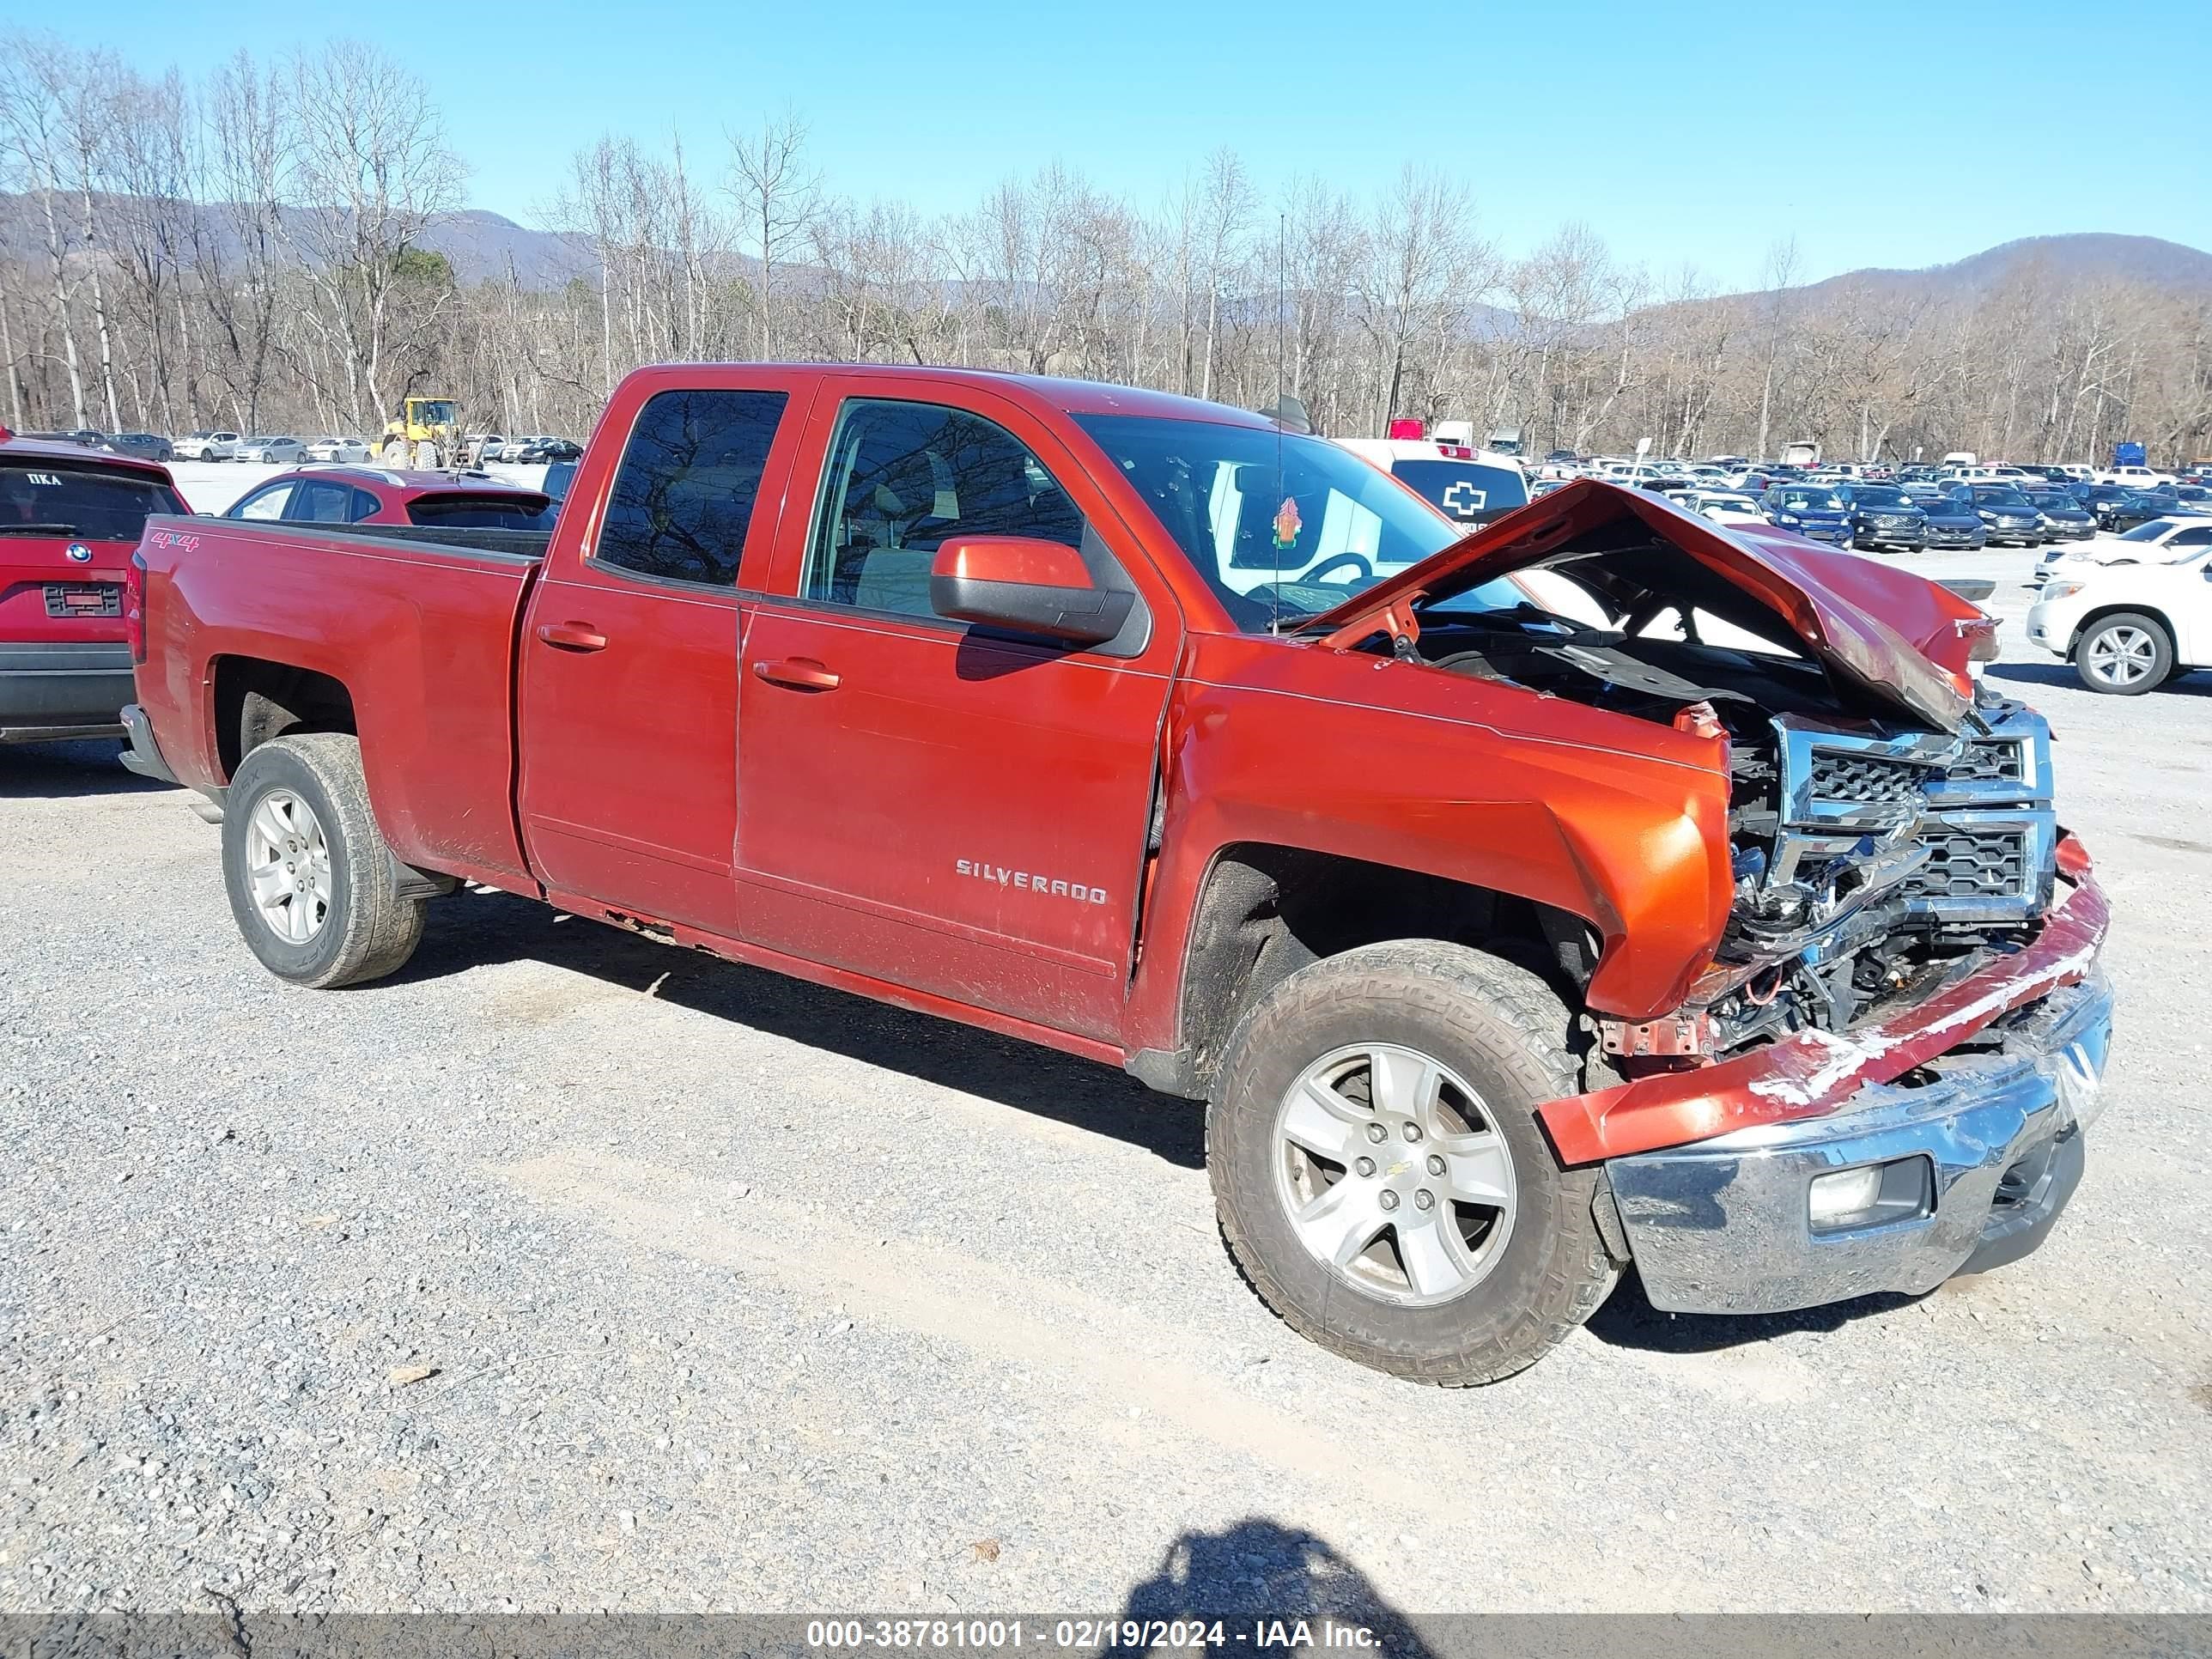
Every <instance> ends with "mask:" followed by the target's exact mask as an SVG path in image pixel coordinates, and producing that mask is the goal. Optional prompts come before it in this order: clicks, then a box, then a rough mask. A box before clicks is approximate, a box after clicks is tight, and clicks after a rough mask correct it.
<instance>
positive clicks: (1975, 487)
mask: <svg viewBox="0 0 2212 1659" xmlns="http://www.w3.org/2000/svg"><path fill="white" fill-rule="evenodd" d="M1951 495H1952V497H1953V498H1954V500H1956V501H1960V502H1963V503H1964V504H1965V505H1966V506H1967V507H1972V509H1973V511H1974V513H1975V514H1976V516H1978V518H1979V519H1980V520H1981V521H1982V529H1983V532H1984V534H1985V535H1986V536H1987V537H1988V538H1989V542H1990V545H1991V546H1993V547H1994V546H1996V545H1997V544H2000V543H2002V542H2016V543H2018V544H2020V545H2021V546H2022V547H2039V546H2041V545H2042V544H2043V515H2042V514H2041V513H2039V512H2037V511H2036V509H2035V503H2034V502H2033V501H2029V500H2028V499H2027V496H2025V495H2021V493H2020V491H2019V489H2016V488H2015V486H2013V485H2011V484H2008V483H1967V484H1959V485H1957V486H1955V487H1954V489H1952V491H1951Z"/></svg>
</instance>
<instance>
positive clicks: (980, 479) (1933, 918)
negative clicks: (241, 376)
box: [127, 366, 2112, 1383]
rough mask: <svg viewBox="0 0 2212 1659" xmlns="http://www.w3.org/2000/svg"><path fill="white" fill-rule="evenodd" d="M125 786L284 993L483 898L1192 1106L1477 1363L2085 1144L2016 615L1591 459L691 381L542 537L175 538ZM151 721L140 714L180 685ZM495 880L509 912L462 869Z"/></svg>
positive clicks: (897, 376) (1290, 1218) (1890, 1237)
mask: <svg viewBox="0 0 2212 1659" xmlns="http://www.w3.org/2000/svg"><path fill="white" fill-rule="evenodd" d="M137 567H138V568H137V571H136V573H135V575H134V580H133V584H132V587H131V595H130V599H129V603H128V607H127V610H128V620H129V622H130V624H131V629H132V630H133V634H134V637H135V638H136V639H137V641H138V650H139V653H140V658H141V659H140V662H139V665H138V669H137V687H138V706H137V708H134V709H133V710H132V711H131V729H132V732H133V749H132V752H131V755H130V756H129V757H127V759H128V762H129V763H131V765H133V766H134V767H135V768H136V769H138V770H141V771H143V772H145V773H148V774H149V775H155V776H161V777H172V778H174V779H175V780H177V781H181V782H182V783H184V784H186V785H188V786H190V787H192V788H194V789H197V790H198V791H200V792H202V793H204V794H205V795H207V796H209V797H210V798H211V799H213V800H215V801H216V802H217V803H219V804H220V805H221V807H222V812H223V827H222V860H223V867H224V872H225V876H226V878H227V881H228V888H229V892H230V896H231V904H232V908H233V910H234V914H235V915H236V919H237V922H238V926H239V927H240V930H241V932H242V933H243V934H244V936H245V938H246V942H247V944H248V945H249V946H250V947H251V948H252V951H254V952H255V954H256V955H257V956H258V957H260V959H261V960H262V961H263V962H264V963H266V964H267V965H268V966H269V967H270V969H272V970H273V971H274V972H276V974H278V975H281V976H283V977H284V978H286V979H288V980H290V981H295V982H296V983H298V984H301V985H307V986H334V985H341V984H345V983H349V982H352V981H361V980H364V979H369V978H373V977H374V976H376V975H380V974H386V973H389V972H391V971H392V969H395V968H397V967H398V965H399V964H400V963H402V962H404V960H405V959H406V958H407V956H408V953H409V952H410V951H411V950H412V949H413V948H414V945H415V943H416V939H417V938H418V936H419V935H420V933H421V931H422V917H423V910H424V907H425V905H426V904H427V903H428V902H430V901H431V900H432V899H433V898H434V897H435V896H438V895H440V894H441V893H445V892H448V891H450V890H453V887H454V886H455V885H456V884H457V883H459V882H461V881H466V882H470V883H478V884H489V885H491V886H493V887H497V888H503V889H506V890H509V891H512V892H515V893H520V894H526V895H530V896H535V897H539V898H543V899H544V900H545V901H547V902H550V903H552V904H555V905H557V906H559V907H560V908H562V909H563V910H566V911H569V912H572V913H574V914H576V915H584V916H590V917H595V918H598V919H599V920H602V921H609V922H612V923H615V924H617V925H618V926H621V927H629V928H634V929H636V930H639V931H641V932H642V933H647V934H649V935H651V936H653V937H655V938H658V939H665V940H668V941H670V942H671V943H673V944H677V945H686V946H692V947H696V948H699V949H703V950H706V951H713V952H715V953H717V954H719V955H721V956H725V957H731V958H733V959H736V960H738V961H742V962H748V963H758V964H762V965H765V966H768V967H772V968H775V969H781V970H783V971H785V972H787V973H790V974H793V975H799V976H801V977H804V978H806V979H810V980H813V981H819V982H821V983H823V984H828V985H834V986H839V987H844V988H846V989H848V990H853V991H858V992H860V993H862V994H866V995H870V996H873V997H878V998H880V999H883V1000H885V1001H888V1002H892V1003H896V1004H898V1005H901V1006H905V1007H908V1008H915V1009H922V1010H927V1011H929V1012H935V1013H940V1014H944V1015H947V1016H950V1017H951V1018H957V1019H962V1020H966V1021H969V1022H971V1023H973V1024H977V1025H980V1026H983V1027H986V1028H987V1029H989V1030H994V1031H1000V1032H1007V1033H1012V1034H1013V1035H1016V1036H1023V1037H1026V1038H1029V1039H1031V1040H1033V1041H1036V1042H1041V1043H1045V1044H1048V1045H1050V1046H1052V1047H1054V1048H1061V1049H1065V1050H1067V1051H1069V1052H1072V1053H1073V1054H1081V1055H1086V1056H1089V1057H1091V1058H1093V1059H1096V1060H1102V1061H1105V1062H1108V1063H1110V1064H1115V1065H1119V1066H1125V1067H1127V1069H1128V1070H1129V1071H1130V1072H1132V1073H1134V1074H1135V1075H1136V1076H1138V1077H1139V1078H1140V1079H1143V1080H1144V1081H1146V1083H1148V1084H1150V1085H1153V1086H1155V1087H1158V1088H1159V1089H1162V1090H1164V1091H1170V1092H1173V1093H1176V1094H1179V1095H1182V1096H1186V1097H1191V1098H1193V1099H1199V1100H1203V1101H1205V1102H1206V1111H1207V1123H1208V1137H1207V1138H1208V1146H1209V1153H1208V1158H1209V1163H1210V1165H1211V1169H1212V1179H1213V1185H1214V1189H1215V1192H1216V1194H1217V1198H1218V1206H1219V1214H1220V1219H1221V1225H1222V1228H1223V1231H1224V1233H1225V1237H1226V1238H1227V1241H1228V1243H1229V1247H1230V1249H1231V1251H1232V1252H1233V1253H1234V1255H1235V1257H1236V1259H1237V1262H1238V1263H1239V1264H1240V1266H1241V1267H1243V1269H1244V1271H1245V1273H1247V1274H1248V1276H1249V1279H1250V1280H1251V1282H1252V1284H1253V1285H1254V1286H1255V1288H1256V1289H1257V1290H1258V1291H1259V1293H1260V1294H1261V1296H1262V1297H1264V1298H1266V1300H1267V1302H1268V1303H1269V1304H1271V1305H1272V1306H1273V1307H1274V1308H1275V1309H1276V1310H1278V1311H1279V1313H1280V1314H1281V1315H1282V1316H1283V1317H1284V1318H1285V1319H1286V1320H1287V1321H1288V1322H1290V1323H1291V1325H1293V1326H1294V1327H1296V1328H1297V1329H1298V1330H1300V1331H1301V1332H1304V1334H1307V1335H1309V1336H1310V1337H1312V1338H1313V1339H1315V1340H1317V1341H1320V1342H1322V1343H1324V1344H1326V1345H1327V1346H1329V1347H1331V1348H1333V1349H1334V1350H1336V1351H1338V1352H1340V1353H1343V1354H1346V1355H1348V1356H1350V1357H1352V1358H1355V1359H1358V1360H1359V1361H1361V1362H1364V1363H1365V1364H1370V1365H1373V1366H1376V1367H1379V1368H1381V1369H1383V1370H1389V1371H1392V1372H1395V1373H1397V1374H1399V1375H1401V1376H1407V1377H1412V1378H1417V1379H1420V1380H1424V1381H1428V1382H1432V1383H1477V1382H1483V1381H1487V1380H1490V1379H1492V1378H1496V1377H1498V1376H1504V1375H1507V1374H1509V1373H1510V1372H1512V1371H1514V1370H1518V1369H1520V1368H1521V1367H1522V1366H1525V1365H1527V1364H1530V1363H1531V1362H1532V1361H1534V1359H1535V1358H1538V1357H1539V1356H1540V1355H1541V1354H1542V1353H1543V1352H1545V1351H1546V1350H1547V1348H1548V1347H1549V1346H1551V1345H1552V1344H1553V1343H1555V1342H1556V1341H1558V1340H1559V1339H1560V1338H1561V1336H1562V1335H1564V1334H1565V1333H1566V1332H1567V1331H1569V1330H1570V1329H1571V1328H1573V1326H1574V1325H1575V1324H1576V1323H1577V1322H1579V1321H1581V1320H1583V1319H1584V1318H1586V1317H1587V1316H1589V1313H1590V1312H1591V1311H1592V1310H1594V1309H1595V1307H1596V1306H1597V1305H1598V1304H1599V1303H1600V1302H1601V1300H1602V1299H1603V1297H1605V1295H1606V1294H1607V1290H1608V1289H1609V1287H1610V1286H1611V1285H1612V1284H1613V1279H1614V1277H1615V1275H1616V1274H1617V1273H1618V1272H1619V1271H1620V1269H1621V1268H1622V1267H1626V1265H1627V1264H1628V1263H1630V1262H1634V1263H1635V1264H1636V1266H1637V1267H1638V1270H1639V1272H1640V1273H1641V1276H1642V1279H1643V1283H1644V1288H1645V1291H1646V1292H1647V1293H1648V1294H1649V1295H1650V1297H1651V1299H1652V1301H1653V1302H1654V1303H1655V1304H1657V1305H1658V1306H1660V1307H1662V1308H1667V1309H1675V1310H1703V1311H1715V1312H1758V1311H1769V1310H1781V1309H1788V1308H1795V1307H1803V1306H1809V1305H1814V1304H1822V1303H1827V1302H1832V1301H1836V1300H1839V1299H1842V1298H1844V1297H1853V1296H1857V1295H1861V1294H1864V1293H1867V1292H1870V1291H1906V1292H1917V1291H1926V1290H1928V1289H1929V1288H1931V1287H1932V1286H1933V1285H1936V1284H1937V1283H1938V1282H1940V1281H1941V1280H1942V1279H1944V1278H1945V1277H1947V1276H1948V1275H1949V1274H1951V1273H1955V1272H1957V1271H1960V1269H1962V1268H1968V1267H1972V1268H1975V1269H1980V1268H1983V1267H1990V1266H1992V1265H1995V1264H1996V1263H1997V1262H2000V1261H2005V1260H2008V1259H2010V1258H2011V1257H2014V1256H2016V1255H2021V1254H2024V1253H2025V1252H2026V1251H2027V1250H2028V1249H2032V1248H2033V1246H2034V1245H2035V1244H2036V1243H2038V1242H2039V1240H2040V1239H2041V1238H2042V1237H2044V1236H2045V1232H2046V1231H2047V1230H2048V1229H2049V1227H2050V1225H2051V1222H2052V1220H2053V1219H2054V1218H2055V1217H2056V1216H2057V1213H2058V1212H2059V1210H2060V1208H2061V1207H2062V1206H2063V1205H2064V1203H2065V1202H2066V1200H2067V1199H2068V1197H2069V1195H2070V1194H2071V1193H2072V1191H2073V1189H2074V1187H2075V1182H2076V1181H2077V1180H2078V1179H2079V1176H2080V1175H2081V1169H2082V1146H2083V1134H2084V1131H2085V1130H2086V1128H2087V1126H2088V1124H2089V1122H2090V1121H2091V1119H2092V1117H2093V1115H2094V1110H2095V1107H2096V1103H2097V1100H2098V1097H2099V1086H2098V1085H2099V1080H2100V1073H2101V1069H2102V1065H2103V1060H2104V1056H2105V1048H2106V1039H2107V1036H2108V1033H2109V1030H2110V1025H2111V1008H2112V1001H2111V994H2110V992H2109V990H2108V989H2107V987H2106V984H2105V981H2104V980H2103V978H2102V977H2101V975H2100V973H2099V972H2098V970H2097V957H2098V952H2099V949H2100V945H2101V942H2102V939H2103V937H2104V933H2105V931H2106V906H2105V901H2104V898H2103V896H2102V895H2101V893H2100V890H2099V888H2098V886H2097V884H2096V883H2095V881H2094V879H2093V877H2092V874H2091V872H2090V867H2089V860H2088V859H2087V856H2086V855H2085V854H2083V852H2082V850H2081V847H2080V845H2079V843H2078V842H2075V841H2074V840H2073V839H2072V838H2071V837H2070V836H2067V835H2065V834H2064V832H2063V831H2062V830H2061V829H2059V828H2058V826H2057V819H2056V817H2055V816H2054V813H2053V810H2052V803H2051V749H2050V742H2049V734H2048V732H2047V730H2046V728H2045V726H2044V724H2043V722H2042V721H2041V720H2039V718H2038V717H2037V716H2036V715H2034V714H2033V713H2032V712H2030V711H2029V710H2027V708H2022V707H2021V706H2020V705H2018V704H2016V703H2012V702H2004V701H2002V700H1998V699H1996V698H1994V697H1992V696H1989V695H1988V694H1987V693H1986V692H1984V691H1983V690H1981V688H1980V687H1979V686H1978V683H1977V682H1976V680H1975V679H1974V678H1972V668H1971V663H1972V659H1973V658H1974V657H1975V656H1977V655H1978V654H1986V647H1987V645H1988V643H1989V641H1990V633H1991V629H1992V624H1990V623H1989V621H1988V619H1987V618H1986V617H1983V616H1982V615H1981V613H1980V612H1979V611H1977V610H1976V609H1975V608H1974V607H1973V606H1972V605H1968V604H1966V603H1965V602H1964V601H1963V600H1961V599H1959V598H1958V597H1957V596H1955V595H1954V594H1952V593H1950V592H1946V591H1945V590H1943V589H1942V588H1941V587H1938V586H1935V585H1934V584H1932V583H1929V582H1927V581H1924V580H1921V579H1920V578H1918V577H1917V576H1914V575H1912V574H1909V573H1906V572H1904V571H1902V570H1899V569H1897V568H1893V567H1887V566H1884V565H1881V564H1880V563H1877V562H1873V561H1869V560H1862V559H1857V558H1855V557H1852V556H1839V555H1835V554H1832V553H1827V552H1825V551H1822V550H1816V549H1814V548H1813V547H1811V545H1810V544H1807V543H1804V542H1802V541H1800V540H1798V539H1797V538H1794V537H1790V536H1787V535H1784V534H1780V533H1774V534H1747V533H1744V532H1737V531H1734V530H1729V529H1724V528H1723V527H1721V526H1716V525H1714V524H1712V523H1711V522H1709V521H1707V520H1703V519H1699V518H1696V517H1693V516H1692V515H1690V514H1688V513H1684V512H1682V511H1681V510H1680V509H1678V508H1676V507H1674V506H1673V505H1672V504H1671V503H1670V502H1668V501H1666V500H1664V499H1662V497H1660V496H1658V495H1654V494H1651V493H1650V492H1647V491H1640V490H1631V489H1616V488H1613V487H1612V486H1609V485H1605V484H1601V483H1593V482H1587V481H1584V482H1577V483H1571V484H1570V485H1568V486H1567V487H1566V488H1565V489H1561V490H1559V491H1557V492H1556V493H1554V494H1553V495H1549V496H1547V497H1546V498H1545V499H1543V500H1542V501H1538V502H1535V503H1534V504H1532V505H1530V506H1528V507H1522V508H1521V509H1519V510H1517V511H1515V512H1512V513H1507V514H1504V515H1503V516H1501V517H1500V518H1498V520H1495V521H1493V522H1492V523H1491V524H1489V525H1488V526H1485V527H1483V528H1482V529H1480V531H1478V532H1475V533H1474V534H1473V535H1468V536H1462V533H1461V528H1460V527H1459V526H1455V525H1454V524H1452V523H1451V522H1450V521H1449V520H1446V519H1445V518H1443V516H1442V515H1441V514H1439V513H1437V511H1436V510H1435V509H1434V508H1432V507H1430V506H1429V505H1428V504H1427V503H1425V501H1422V500H1421V499H1420V498H1419V496H1418V495H1415V494H1414V493H1413V491H1411V490H1410V489H1407V488H1405V487H1404V486H1403V485H1402V484H1401V483H1397V482H1395V481H1394V480H1393V479H1391V478H1390V477H1388V476H1387V475H1385V474H1383V473H1382V472H1380V471H1376V470H1375V469H1373V468H1371V467H1370V466H1369V465H1367V464H1366V463H1365V462H1364V461H1362V460H1360V459H1358V457H1356V456H1354V455H1352V454H1351V453H1348V452H1347V451H1346V450H1345V449H1342V448H1340V447H1337V446H1335V445H1334V444H1331V443H1328V442H1327V441H1322V440H1320V439H1317V438H1313V437H1310V436H1306V435H1302V434H1299V433H1296V432H1292V431H1290V430H1287V429H1285V428H1284V427H1282V426H1280V425H1278V424H1276V423H1275V422H1271V421H1269V420H1267V419H1263V418H1261V417H1259V416H1251V415H1247V414H1243V413H1240V412H1238V411H1237V410H1228V409H1224V408H1220V407H1218V406H1215V405H1212V404H1200V403H1194V402H1191V401H1188V400H1186V399H1182V398H1170V397H1165V396H1161V395H1157V394H1153V393H1150V392H1133V391H1127V390H1122V389H1119V388H1115V387H1109V386H1094V385H1084V384H1076V383H1070V382H1060V381H1053V380H1033V379H1024V378H1018V377H1012V376H1000V375H993V374H963V373H957V372H952V371H940V370H931V369H918V368H917V369H890V368H826V367H824V368H775V367H748V366H721V367H702V366H684V367H666V368H650V369H645V370H641V371H640V372H639V373H637V374H634V375H632V376H631V377H630V378H629V380H626V381H625V382H624V383H623V386H621V388H620V389H619V390H618V391H617V393H616V394H615V396H614V398H612V400H611V403H610V404H609V405H608V408H607V410H606V413H605V417H604V419H603V420H602V421H601V422H600V424H599V430H598V433H597V435H595V436H594V437H593V439H592V443H591V446H590V447H589V449H588V451H587V452H586V455H585V458H584V460H583V462H582V465H581V466H580V470H579V471H578V473H577V476H576V478H575V482H574V488H573V489H572V490H571V491H570V493H569V494H568V497H567V500H566V502H565V505H564V507H563V508H562V513H561V515H560V518H559V520H558V522H557V524H556V527H555V528H554V529H553V530H552V531H551V532H550V535H549V534H533V533H530V532H498V531H469V530H432V529H423V528H419V527H408V526H393V527H391V528H388V529H384V530H377V531H373V530H372V529H371V527H367V526H356V527H338V526H310V525H301V524H283V525H255V526H248V525H244V524H240V523H234V522H227V521H217V520H197V519H175V520H156V521H155V522H153V523H152V524H150V525H149V528H148V532H147V534H146V537H145V539H144V541H143V544H142V546H141V548H140V550H139V553H138V556H137ZM142 711H143V712H142ZM453 902H457V903H465V902H467V901H466V900H465V899H456V900H455V901H453Z"/></svg>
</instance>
